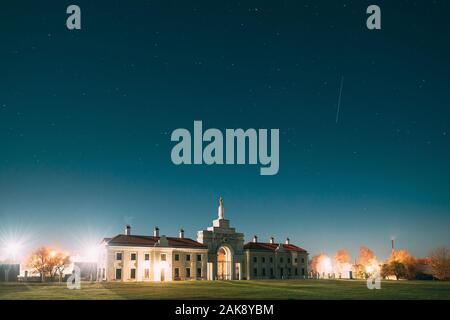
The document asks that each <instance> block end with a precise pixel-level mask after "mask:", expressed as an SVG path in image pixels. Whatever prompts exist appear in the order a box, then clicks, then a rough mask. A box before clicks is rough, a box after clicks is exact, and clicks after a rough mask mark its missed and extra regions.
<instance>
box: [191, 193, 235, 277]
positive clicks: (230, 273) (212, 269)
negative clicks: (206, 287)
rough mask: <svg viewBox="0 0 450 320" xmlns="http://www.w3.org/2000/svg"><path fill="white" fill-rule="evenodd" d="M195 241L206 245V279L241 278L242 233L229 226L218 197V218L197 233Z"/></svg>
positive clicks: (221, 200)
mask: <svg viewBox="0 0 450 320" xmlns="http://www.w3.org/2000/svg"><path fill="white" fill-rule="evenodd" d="M197 241H198V242H200V243H203V244H204V245H206V246H207V247H208V265H207V279H208V280H240V279H242V267H241V266H242V263H243V259H244V234H242V233H239V232H236V230H235V229H234V228H231V227H230V221H229V220H227V219H225V218H224V207H223V199H222V197H220V200H219V209H218V219H216V220H213V225H212V226H211V227H209V228H208V229H207V230H202V231H199V232H198V233H197Z"/></svg>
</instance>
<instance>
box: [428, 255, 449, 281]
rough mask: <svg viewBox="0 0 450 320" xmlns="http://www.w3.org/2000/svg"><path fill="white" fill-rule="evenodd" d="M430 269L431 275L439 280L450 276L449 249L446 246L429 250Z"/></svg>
mask: <svg viewBox="0 0 450 320" xmlns="http://www.w3.org/2000/svg"><path fill="white" fill-rule="evenodd" d="M430 259H431V270H432V273H433V276H434V277H435V278H436V279H439V280H448V279H449V278H450V250H449V248H447V247H440V248H436V249H434V250H432V251H431V252H430Z"/></svg>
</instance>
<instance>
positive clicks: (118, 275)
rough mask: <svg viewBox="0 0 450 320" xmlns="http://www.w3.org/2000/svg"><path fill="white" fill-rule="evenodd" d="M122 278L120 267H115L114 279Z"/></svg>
mask: <svg viewBox="0 0 450 320" xmlns="http://www.w3.org/2000/svg"><path fill="white" fill-rule="evenodd" d="M121 279H122V269H116V280H121Z"/></svg>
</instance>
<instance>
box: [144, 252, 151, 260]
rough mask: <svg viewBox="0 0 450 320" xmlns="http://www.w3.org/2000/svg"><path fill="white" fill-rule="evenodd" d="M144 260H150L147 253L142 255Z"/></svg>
mask: <svg viewBox="0 0 450 320" xmlns="http://www.w3.org/2000/svg"><path fill="white" fill-rule="evenodd" d="M144 260H145V261H149V260H150V254H149V253H146V254H145V255H144Z"/></svg>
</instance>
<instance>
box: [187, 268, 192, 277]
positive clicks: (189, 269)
mask: <svg viewBox="0 0 450 320" xmlns="http://www.w3.org/2000/svg"><path fill="white" fill-rule="evenodd" d="M190 277H191V268H186V278H190Z"/></svg>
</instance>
